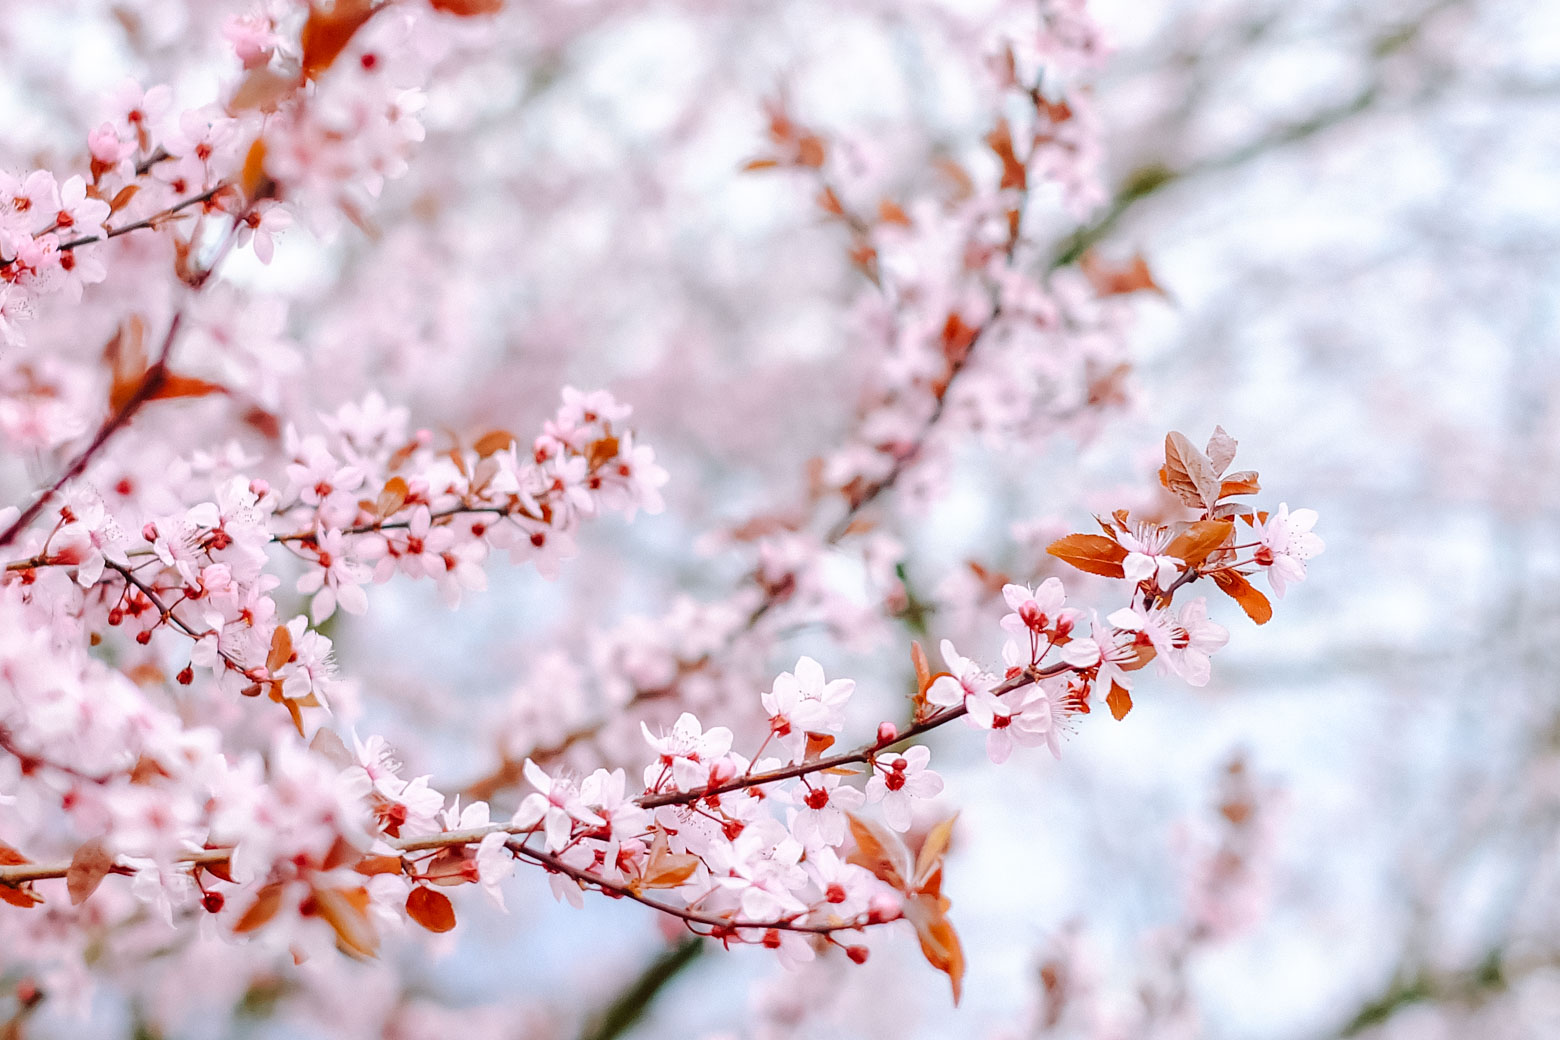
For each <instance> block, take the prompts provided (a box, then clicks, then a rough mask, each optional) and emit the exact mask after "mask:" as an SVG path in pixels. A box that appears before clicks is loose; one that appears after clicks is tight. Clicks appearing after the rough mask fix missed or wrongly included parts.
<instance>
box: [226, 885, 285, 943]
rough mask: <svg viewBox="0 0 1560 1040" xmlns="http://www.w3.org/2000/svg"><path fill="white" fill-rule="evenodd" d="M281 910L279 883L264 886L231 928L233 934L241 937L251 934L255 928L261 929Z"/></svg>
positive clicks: (280, 888) (280, 887) (280, 886)
mask: <svg viewBox="0 0 1560 1040" xmlns="http://www.w3.org/2000/svg"><path fill="white" fill-rule="evenodd" d="M281 908H282V885H281V884H280V883H277V884H272V885H266V886H265V887H264V888H262V889H261V890H260V891H259V892H257V893H256V894H255V901H254V902H253V903H251V904H250V906H249V909H248V910H245V911H244V913H243V916H241V917H240V918H239V919H238V923H237V924H235V925H234V926H233V934H235V935H243V934H244V933H245V932H252V931H254V930H255V929H256V928H260V927H263V926H264V925H265V923H266V922H267V921H269V920H270V919H271V918H273V917H275V916H276V912H277V911H278V910H280V909H281Z"/></svg>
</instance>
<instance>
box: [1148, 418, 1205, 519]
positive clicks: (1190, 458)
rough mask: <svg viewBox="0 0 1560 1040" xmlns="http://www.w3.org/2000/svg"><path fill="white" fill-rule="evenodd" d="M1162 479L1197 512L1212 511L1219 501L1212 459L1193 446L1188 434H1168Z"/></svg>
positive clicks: (1166, 485) (1161, 473) (1166, 436)
mask: <svg viewBox="0 0 1560 1040" xmlns="http://www.w3.org/2000/svg"><path fill="white" fill-rule="evenodd" d="M1160 479H1161V480H1163V481H1164V485H1165V487H1167V488H1169V489H1170V490H1171V492H1173V493H1174V494H1175V495H1176V497H1177V498H1179V499H1180V500H1181V501H1182V502H1185V503H1186V504H1187V505H1189V506H1191V507H1192V508H1193V509H1199V510H1200V509H1212V508H1213V505H1214V503H1215V502H1217V501H1218V499H1219V476H1218V474H1217V473H1215V472H1214V471H1213V463H1212V462H1209V461H1208V456H1206V455H1204V454H1203V453H1202V452H1200V451H1198V450H1197V449H1196V448H1194V447H1192V442H1191V441H1189V440H1187V439H1186V437H1185V435H1184V434H1180V433H1174V432H1172V433H1168V434H1166V435H1165V468H1164V469H1163V470H1161V471H1160Z"/></svg>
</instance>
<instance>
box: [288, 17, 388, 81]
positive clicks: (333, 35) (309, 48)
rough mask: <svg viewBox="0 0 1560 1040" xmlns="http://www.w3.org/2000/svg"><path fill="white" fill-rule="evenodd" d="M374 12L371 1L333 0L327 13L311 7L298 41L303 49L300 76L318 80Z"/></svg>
mask: <svg viewBox="0 0 1560 1040" xmlns="http://www.w3.org/2000/svg"><path fill="white" fill-rule="evenodd" d="M377 10H378V9H377V8H376V7H375V6H374V0H336V2H335V3H334V4H332V5H331V6H330V8H329V9H328V10H327V9H326V8H323V7H317V6H314V5H313V4H311V5H310V6H309V18H308V20H307V21H305V22H304V23H303V32H302V34H301V35H300V36H299V39H298V42H299V43H300V44H302V46H303V74H304V75H305V76H306V77H308V78H309V79H318V78H319V75H320V73H322V72H324V71H325V70H326V69H328V68H330V66H331V64H332V63H333V62H335V60H336V59H337V58H339V57H341V52H342V51H344V50H346V49H347V44H349V43H351V42H352V37H353V35H354V34H355V33H356V32H357V31H358V30H359V29H361V28H362V27H363V25H364V23H366V22H367V21H368V20H369V19H370V18H372V17H373V16H374V13H375V11H377Z"/></svg>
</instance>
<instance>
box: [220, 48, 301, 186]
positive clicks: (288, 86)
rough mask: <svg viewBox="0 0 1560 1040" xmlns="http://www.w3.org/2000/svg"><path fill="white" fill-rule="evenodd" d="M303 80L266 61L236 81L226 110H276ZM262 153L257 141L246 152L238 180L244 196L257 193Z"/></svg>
mask: <svg viewBox="0 0 1560 1040" xmlns="http://www.w3.org/2000/svg"><path fill="white" fill-rule="evenodd" d="M302 82H303V81H302V80H301V79H299V78H298V76H297V75H296V74H294V75H291V76H285V75H283V74H281V73H279V72H275V71H273V70H272V69H271V68H270V66H268V65H260V66H257V67H255V68H252V69H250V70H249V71H248V72H246V73H244V78H243V79H241V80H239V81H238V86H237V88H235V89H234V91H233V96H232V97H230V98H228V103H227V108H228V114H229V115H235V116H236V115H238V114H239V113H241V112H247V111H250V110H254V111H257V112H275V111H276V110H277V109H278V108H280V107H281V106H282V102H283V101H285V100H286V99H287V97H288V95H290V94H291V93H292V92H293V91H295V90H297V89H298V87H299V85H300V84H301V83H302ZM264 156H265V148H264V146H262V145H261V144H260V142H259V141H256V142H255V143H254V144H253V145H252V146H250V149H249V154H248V155H247V156H246V157H245V159H244V170H243V173H242V174H241V175H240V176H239V179H238V183H239V185H240V186H241V187H242V188H243V190H244V197H245V198H246V199H253V198H256V197H257V196H256V195H255V194H254V189H255V188H257V187H258V186H259V185H260V180H261V176H262V175H261V163H262V161H263V159H264ZM251 178H253V180H251Z"/></svg>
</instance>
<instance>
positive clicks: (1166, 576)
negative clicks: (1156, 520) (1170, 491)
mask: <svg viewBox="0 0 1560 1040" xmlns="http://www.w3.org/2000/svg"><path fill="white" fill-rule="evenodd" d="M1119 538H1120V539H1121V546H1122V548H1124V549H1126V550H1127V557H1126V559H1124V560H1122V561H1121V569H1122V571H1123V572H1124V573H1125V574H1126V576H1127V577H1128V578H1130V579H1131V580H1133V581H1146V582H1149V583H1151V584H1152V585H1154V586H1155V587H1156V588H1160V589H1167V588H1169V587H1170V586H1171V584H1173V583H1174V582H1175V579H1176V576H1177V575H1178V574H1180V573H1181V571H1182V570H1184V569H1185V568H1186V561H1184V560H1178V559H1176V558H1175V557H1174V556H1169V555H1166V553H1165V549H1166V548H1167V547H1168V546H1169V545H1170V529H1169V528H1168V527H1164V526H1161V525H1159V524H1148V523H1140V524H1137V525H1135V526H1134V527H1132V528H1131V529H1130V530H1127V531H1123V532H1121V534H1120V535H1119Z"/></svg>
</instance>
